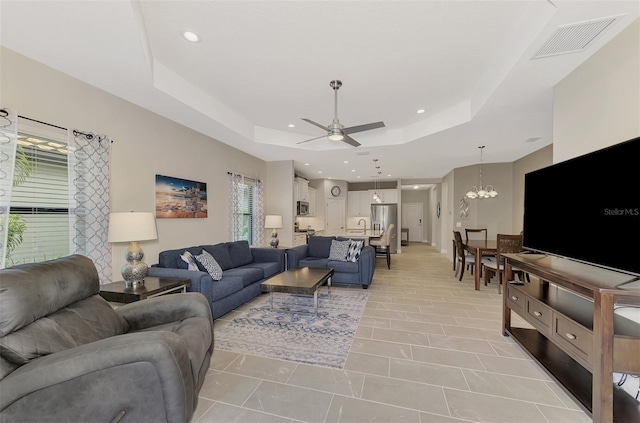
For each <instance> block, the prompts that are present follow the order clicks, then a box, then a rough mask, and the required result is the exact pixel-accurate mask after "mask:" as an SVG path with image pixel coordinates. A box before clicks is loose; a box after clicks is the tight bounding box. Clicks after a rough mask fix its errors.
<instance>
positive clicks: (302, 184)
mask: <svg viewBox="0 0 640 423" xmlns="http://www.w3.org/2000/svg"><path fill="white" fill-rule="evenodd" d="M293 187H294V190H293V192H294V195H295V201H296V202H298V201H307V202H308V201H309V181H307V180H306V179H303V178H295V179H294V180H293Z"/></svg>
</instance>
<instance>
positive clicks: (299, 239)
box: [293, 232, 307, 247]
mask: <svg viewBox="0 0 640 423" xmlns="http://www.w3.org/2000/svg"><path fill="white" fill-rule="evenodd" d="M306 243H307V234H306V233H304V232H302V233H294V234H293V246H294V247H297V246H298V245H304V244H306Z"/></svg>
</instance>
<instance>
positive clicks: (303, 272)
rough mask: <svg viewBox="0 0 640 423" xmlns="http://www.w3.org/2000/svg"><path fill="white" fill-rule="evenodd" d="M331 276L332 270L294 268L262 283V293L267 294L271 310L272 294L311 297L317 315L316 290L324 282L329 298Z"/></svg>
mask: <svg viewBox="0 0 640 423" xmlns="http://www.w3.org/2000/svg"><path fill="white" fill-rule="evenodd" d="M331 276H333V269H321V268H315V267H296V268H293V269H289V270H286V271H284V272H282V273H280V274H278V275H276V276H274V277H272V278H270V279H267V280H266V281H264V282H262V292H268V293H269V303H270V305H271V309H272V310H273V309H274V308H273V293H274V292H284V293H286V294H301V295H313V306H314V308H315V312H316V314H318V288H320V287H321V286H322V285H324V283H325V282H326V283H327V288H328V289H329V298H331ZM286 311H289V310H286Z"/></svg>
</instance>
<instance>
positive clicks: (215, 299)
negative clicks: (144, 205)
mask: <svg viewBox="0 0 640 423" xmlns="http://www.w3.org/2000/svg"><path fill="white" fill-rule="evenodd" d="M202 250H206V251H207V252H208V253H209V254H211V255H212V256H213V258H215V259H216V261H217V262H218V264H220V267H221V268H222V279H220V280H219V281H214V280H213V278H212V277H211V275H209V273H207V272H206V271H195V270H187V269H181V268H179V267H180V261H181V260H182V259H181V258H180V255H181V254H183V253H184V252H185V251H189V252H190V253H191V254H193V255H194V256H196V255H199V254H200V253H202ZM284 263H285V250H280V249H275V248H252V247H249V243H247V241H235V242H223V243H220V244H215V245H201V246H197V247H189V248H180V249H177V250H167V251H163V252H161V253H160V254H159V257H158V263H157V264H154V265H153V266H151V268H149V276H155V277H161V278H188V279H190V280H191V287H190V288H189V291H193V292H200V293H201V294H203V295H204V296H205V297H206V298H207V300H208V301H209V305H210V306H211V313H212V315H213V318H214V319H217V318H218V317H220V316H222V315H224V314H226V313H228V312H229V311H231V310H233V309H235V308H237V307H239V306H241V305H242V304H244V303H246V302H247V301H249V300H250V299H252V298H254V297H257V296H258V295H260V292H261V289H260V283H261V282H263V281H264V280H266V279H268V278H270V277H272V276H274V275H277V274H278V273H281V272H283V271H284Z"/></svg>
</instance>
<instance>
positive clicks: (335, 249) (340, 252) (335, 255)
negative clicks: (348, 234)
mask: <svg viewBox="0 0 640 423" xmlns="http://www.w3.org/2000/svg"><path fill="white" fill-rule="evenodd" d="M350 245H351V240H346V241H338V240H335V239H334V240H333V241H331V249H330V250H329V260H338V261H347V253H348V252H349V246H350Z"/></svg>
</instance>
